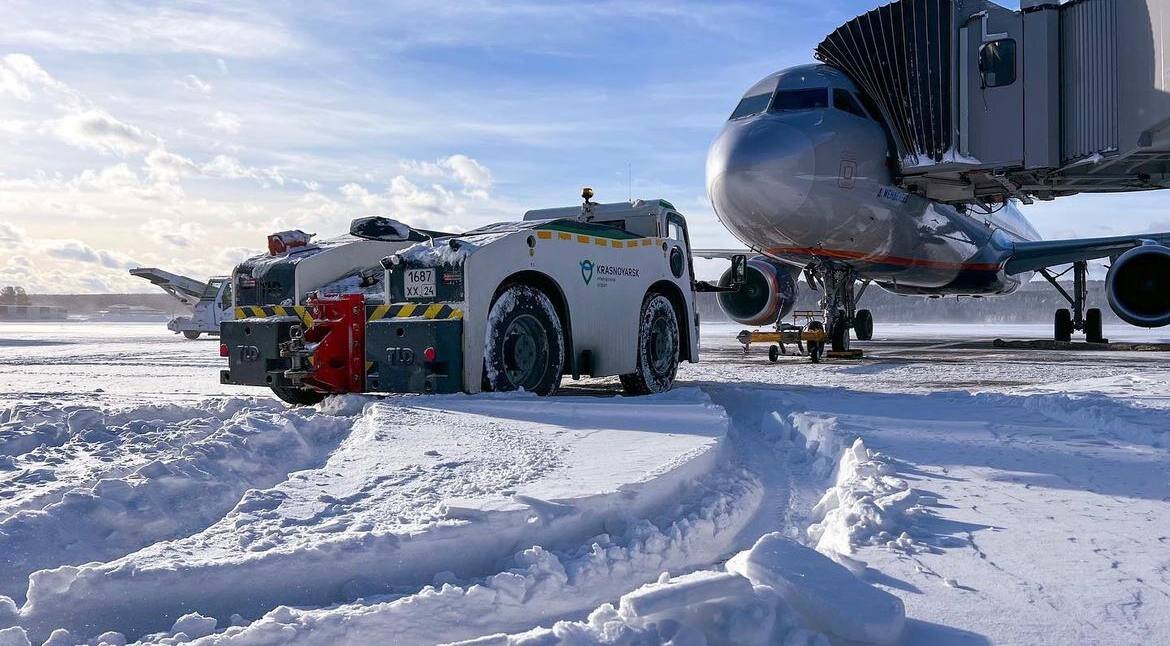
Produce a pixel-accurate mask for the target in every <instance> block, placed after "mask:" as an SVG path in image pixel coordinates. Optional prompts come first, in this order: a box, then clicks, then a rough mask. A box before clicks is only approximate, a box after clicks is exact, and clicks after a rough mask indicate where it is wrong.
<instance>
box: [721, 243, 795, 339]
mask: <svg viewBox="0 0 1170 646" xmlns="http://www.w3.org/2000/svg"><path fill="white" fill-rule="evenodd" d="M796 272H797V269H795V268H793V267H789V266H788V265H784V264H780V263H777V262H776V261H774V260H770V259H768V258H766V257H764V256H756V257H754V258H752V259H751V260H749V261H747V267H746V268H745V270H744V283H743V287H741V288H740V289H739V290H738V291H734V292H721V293H720V294H719V307H720V308H721V309H722V310H723V311H724V313H726V314H727V315H728V316H730V317H731V319H732V320H734V321H735V322H737V323H741V324H743V325H768V324H771V323H775V322H776V319H778V318H780V317H782V316H787V314H788V313H789V312H791V311H792V307H793V306H794V305H796ZM719 285H720V286H723V287H727V286H729V285H731V270H730V269H728V270H727V271H726V272H724V274H723V276H722V277H721V278H720V279H719Z"/></svg>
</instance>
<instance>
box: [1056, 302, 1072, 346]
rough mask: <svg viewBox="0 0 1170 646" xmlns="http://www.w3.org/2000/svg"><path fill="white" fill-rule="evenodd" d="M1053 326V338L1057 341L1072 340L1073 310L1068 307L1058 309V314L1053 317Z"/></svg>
mask: <svg viewBox="0 0 1170 646" xmlns="http://www.w3.org/2000/svg"><path fill="white" fill-rule="evenodd" d="M1052 328H1053V330H1052V338H1053V339H1055V340H1057V341H1064V342H1065V343H1067V342H1069V341H1072V333H1073V322H1072V312H1070V311H1068V310H1067V309H1059V310H1056V316H1055V317H1054V318H1053V324H1052Z"/></svg>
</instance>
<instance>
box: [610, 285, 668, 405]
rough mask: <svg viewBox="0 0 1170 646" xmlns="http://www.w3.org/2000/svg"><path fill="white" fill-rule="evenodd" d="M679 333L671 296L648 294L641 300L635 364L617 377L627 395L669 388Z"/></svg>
mask: <svg viewBox="0 0 1170 646" xmlns="http://www.w3.org/2000/svg"><path fill="white" fill-rule="evenodd" d="M680 339H681V334H680V333H679V327H678V316H677V315H676V314H675V311H674V305H671V303H670V299H668V298H667V297H666V296H663V295H662V294H655V293H651V294H648V295H647V296H646V300H644V301H643V302H642V316H641V318H640V323H639V324H638V366H637V368H636V369H635V370H634V372H631V373H629V374H626V375H622V376H621V377H620V379H621V382H622V389H623V390H625V392H626V393H627V394H630V395H649V394H651V393H661V392H666V391H668V390H670V388H671V386H673V385H674V377H675V375H676V374H677V373H678V357H679V345H680Z"/></svg>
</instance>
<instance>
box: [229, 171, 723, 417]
mask: <svg viewBox="0 0 1170 646" xmlns="http://www.w3.org/2000/svg"><path fill="white" fill-rule="evenodd" d="M586 195H587V197H586V202H585V204H584V205H583V206H581V207H570V208H564V209H546V210H538V211H529V212H528V213H527V214H525V216H524V219H523V220H522V221H519V222H504V223H499V224H494V225H489V226H486V227H483V228H480V229H477V230H474V231H471V232H468V233H466V234H462V235H455V236H447V237H439V238H434V239H431V240H428V241H426V242H422V243H419V244H416V245H414V246H411V247H409V248H406V249H403V250H401V251H399V252H397V253H393V254H388V255H387V256H386V257H385V258H384V259H382V261H381V264H382V268H383V269H384V278H383V280H382V286H383V289H384V291H383V293H382V294H381V298H379V299H377V301H379V302H372V301H374V300H375V299H372V298H371V297H370V295H368V294H363V293H351V294H338V295H332V294H328V293H320V294H318V295H317V296H314V297H311V298H309V299H307V301H306V303H305V304H304V305H303V306H293V307H291V308H284V312H283V315H281V312H280V311H278V310H276V309H275V308H254V309H253V310H248V311H244V312H242V314H243V315H244V317H243V318H241V319H239V320H236V321H231V322H228V323H225V324H224V325H223V337H222V338H223V341H224V344H225V346H224V348H222V350H223V351H224V352H225V353H226V354H227V356H228V357H229V367H228V369H227V370H225V371H223V373H222V375H221V380H222V381H223V382H224V383H235V384H249V385H268V386H271V387H272V388H273V390H274V391H275V392H276V393H277V394H278V395H280V396H281V397H282V398H284V399H286V400H287V401H292V402H294V403H307V402H311V401H314V400H318V399H320V398H322V397H324V396H325V395H326V394H330V393H342V392H397V393H451V392H467V393H475V392H479V391H481V390H496V391H506V390H520V389H523V390H526V391H530V392H535V393H538V394H542V395H546V394H550V393H553V392H555V391H556V390H557V388H558V387H559V384H560V382H561V378H562V376H564V375H570V376H572V377H573V378H579V377H581V376H595V377H600V376H613V375H617V376H620V379H621V383H622V386H623V388H624V389H625V391H626V392H628V393H632V394H642V393H652V392H661V391H664V390H667V389H669V388H670V387H671V386H672V384H673V382H674V378H675V374H676V371H677V368H678V365H679V362H680V361H684V360H686V361H692V362H694V361H697V360H698V333H699V320H698V316H697V314H696V311H695V305H694V300H695V299H694V292H695V290H696V289H708V290H710V289H718V288H715V287H713V286H710V285H707V284H705V283H697V282H696V281H695V280H694V274H693V269H692V265H691V254H690V245H689V243H688V237H687V227H686V220H685V219H684V218H683V216H682V215H681V214H679V213H678V211H677V210H676V209H675V208H674V207H673V206H672V205H671V204H670V203H669V202H666V201H664V200H654V201H642V200H637V201H634V202H623V203H617V204H597V203H593V202H590V201H589V200H588V197H589V196H591V194H590V193H587V194H586ZM737 266H738V267H740V269H741V271H742V267H743V260H742V259H740V261H739V262H738V263H737Z"/></svg>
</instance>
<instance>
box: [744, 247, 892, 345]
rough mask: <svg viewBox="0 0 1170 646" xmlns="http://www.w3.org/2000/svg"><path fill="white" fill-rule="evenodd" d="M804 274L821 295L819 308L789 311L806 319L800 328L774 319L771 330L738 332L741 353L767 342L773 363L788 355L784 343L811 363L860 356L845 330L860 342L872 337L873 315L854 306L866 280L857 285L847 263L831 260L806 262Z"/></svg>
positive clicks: (811, 286) (798, 318) (797, 316)
mask: <svg viewBox="0 0 1170 646" xmlns="http://www.w3.org/2000/svg"><path fill="white" fill-rule="evenodd" d="M804 274H805V279H806V280H807V281H808V284H809V287H810V288H812V289H815V290H818V291H821V292H822V293H823V294H824V297H823V298H822V299H821V302H820V306H821V309H820V311H815V310H814V311H807V312H806V311H797V312H793V319H794V320H800V319H802V318H803V319H806V320H807V323H806V324H805V325H804V326H803V327H802V326H800V325H796V324H795V323H792V324H789V323H784V322H783V321H782V320H779V319H778V320H777V321H776V329H775V331H767V332H764V331H755V332H751V331H748V330H744V331H743V332H740V333H739V336H737V337H736V339H737V340H738V341H739V342H740V343H741V344H743V351H744V353H745V354H746V353H747V352H748V349H749V348H750V347H751V344H753V343H771V344H773V345H771V346H770V347H769V348H768V359H769V360H771V361H772V362H773V363H775V362H776V361H779V359H780V355H782V354H788V351H787V348H786V347H785V344H787V343H792V344H795V345H796V346H797V348H798V349H799V350H800V351H801V352H803V353H804V354H806V355H807V356H808V358H809V360H811V361H812V362H813V363H820V361H821V358H822V357H827V358H830V359H860V358H861V356H862V353H861V350H853V349H850V347H849V333H850V331H851V330H852V332H853V334H854V335H855V336H856V337H857V339H858V340H860V341H869V340H870V339H872V338H873V314H872V313H871V312H870V311H869V310H864V309H862V310H859V309H857V301H858V299H860V298H861V296H862V294H864V293H865V289H866V287H868V286H869V281H863V282H861V287H860V288H858V287H857V284H858V279H857V274H856V272H855V271H854V270H853V269H852V268H851V267H849V266H848V265H842V264H838V263H832V262H818V263H816V264H813V265H810V266H808V267H806V268H805V270H804Z"/></svg>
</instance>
